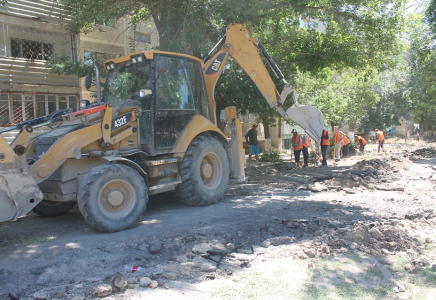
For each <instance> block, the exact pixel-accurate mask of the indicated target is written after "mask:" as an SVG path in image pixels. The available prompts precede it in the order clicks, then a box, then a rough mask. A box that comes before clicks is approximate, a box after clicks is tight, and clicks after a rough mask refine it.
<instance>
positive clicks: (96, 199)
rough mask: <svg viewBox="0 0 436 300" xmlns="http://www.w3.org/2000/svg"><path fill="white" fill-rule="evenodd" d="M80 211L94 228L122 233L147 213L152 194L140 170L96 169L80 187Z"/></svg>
mask: <svg viewBox="0 0 436 300" xmlns="http://www.w3.org/2000/svg"><path fill="white" fill-rule="evenodd" d="M77 200H78V204H79V209H80V211H81V212H82V215H83V217H84V218H85V220H86V221H87V222H88V223H89V224H91V225H92V226H93V227H95V228H97V229H99V230H101V231H105V232H115V231H121V230H124V229H127V228H130V227H132V226H134V225H135V224H136V223H137V222H138V221H139V219H140V218H141V216H142V214H143V213H144V212H145V210H146V206H147V201H148V190H147V185H146V184H145V182H144V179H143V178H142V177H141V175H139V173H138V172H136V170H134V169H132V168H130V167H128V166H125V165H121V164H108V165H102V166H98V167H96V168H94V169H92V171H91V172H89V173H88V174H87V175H86V176H85V177H84V179H83V180H82V181H81V183H80V186H79V196H78V199H77Z"/></svg>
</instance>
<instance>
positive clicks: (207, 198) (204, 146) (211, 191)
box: [176, 135, 229, 206]
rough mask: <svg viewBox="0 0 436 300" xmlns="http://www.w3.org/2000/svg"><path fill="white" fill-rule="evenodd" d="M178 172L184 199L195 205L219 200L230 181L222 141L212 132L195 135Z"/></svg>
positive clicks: (178, 187) (179, 187) (179, 188)
mask: <svg viewBox="0 0 436 300" xmlns="http://www.w3.org/2000/svg"><path fill="white" fill-rule="evenodd" d="M179 174H180V176H181V178H182V183H180V184H179V185H178V186H177V189H176V191H177V194H178V195H179V196H180V198H181V199H182V201H183V202H185V203H186V204H189V205H195V206H205V205H212V204H215V203H217V202H218V201H219V200H220V199H221V198H222V197H223V196H224V193H225V191H226V189H227V184H228V182H229V160H228V158H227V154H226V150H225V149H224V147H223V145H222V144H221V142H220V141H218V139H217V138H216V137H215V136H211V135H203V136H198V137H196V138H195V139H194V140H193V141H192V143H191V144H190V145H189V147H188V150H187V151H186V153H185V157H184V158H183V162H182V163H181V164H180V165H179Z"/></svg>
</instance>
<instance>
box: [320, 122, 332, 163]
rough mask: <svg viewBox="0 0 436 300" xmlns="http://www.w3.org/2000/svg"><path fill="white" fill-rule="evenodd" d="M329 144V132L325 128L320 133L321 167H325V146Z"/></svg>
mask: <svg viewBox="0 0 436 300" xmlns="http://www.w3.org/2000/svg"><path fill="white" fill-rule="evenodd" d="M329 146H330V134H329V132H328V131H327V130H325V129H324V130H323V131H322V133H321V154H322V165H321V167H322V168H325V167H327V148H328V147H329Z"/></svg>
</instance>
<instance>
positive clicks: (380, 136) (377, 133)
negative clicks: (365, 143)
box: [375, 129, 385, 153]
mask: <svg viewBox="0 0 436 300" xmlns="http://www.w3.org/2000/svg"><path fill="white" fill-rule="evenodd" d="M375 137H376V138H377V139H378V153H380V148H381V150H382V152H385V151H384V150H383V144H384V143H385V135H384V134H383V131H381V130H378V129H376V130H375Z"/></svg>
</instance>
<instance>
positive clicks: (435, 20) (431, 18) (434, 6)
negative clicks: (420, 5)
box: [426, 0, 436, 34]
mask: <svg viewBox="0 0 436 300" xmlns="http://www.w3.org/2000/svg"><path fill="white" fill-rule="evenodd" d="M426 17H427V21H428V23H429V25H430V28H431V30H432V31H433V33H434V34H436V0H431V1H430V3H429V5H428V8H427V11H426Z"/></svg>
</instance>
